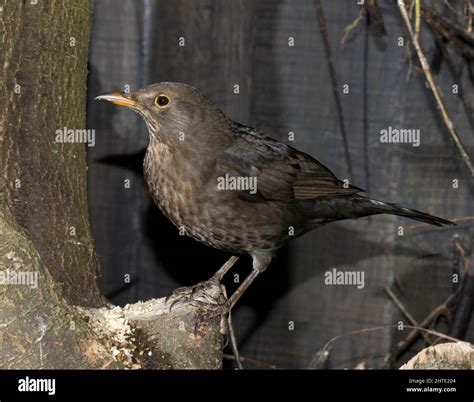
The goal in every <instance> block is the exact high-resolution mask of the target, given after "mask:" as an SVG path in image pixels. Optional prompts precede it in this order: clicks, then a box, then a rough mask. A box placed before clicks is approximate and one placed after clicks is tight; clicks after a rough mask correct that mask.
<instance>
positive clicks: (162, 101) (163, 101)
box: [155, 94, 170, 107]
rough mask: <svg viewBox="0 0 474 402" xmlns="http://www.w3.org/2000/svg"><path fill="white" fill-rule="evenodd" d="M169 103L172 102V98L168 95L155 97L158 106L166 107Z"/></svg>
mask: <svg viewBox="0 0 474 402" xmlns="http://www.w3.org/2000/svg"><path fill="white" fill-rule="evenodd" d="M168 103H170V98H168V97H167V96H166V95H163V94H161V95H158V96H157V97H156V98H155V105H156V106H158V107H165V106H167V105H168Z"/></svg>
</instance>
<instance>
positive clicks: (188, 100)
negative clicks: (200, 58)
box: [96, 82, 227, 142]
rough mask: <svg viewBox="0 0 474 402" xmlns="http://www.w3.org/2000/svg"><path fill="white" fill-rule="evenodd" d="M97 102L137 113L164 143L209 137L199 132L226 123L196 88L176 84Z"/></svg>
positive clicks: (152, 87)
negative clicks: (180, 137) (188, 137)
mask: <svg viewBox="0 0 474 402" xmlns="http://www.w3.org/2000/svg"><path fill="white" fill-rule="evenodd" d="M96 100H106V101H109V102H111V103H113V104H115V105H119V106H124V107H127V108H129V109H132V110H133V111H135V112H137V113H138V114H140V115H141V116H142V117H143V119H144V120H145V122H146V124H147V126H148V131H149V133H150V135H151V136H152V137H155V138H158V139H159V140H161V141H165V142H169V141H173V140H174V139H175V138H177V137H179V136H183V135H184V136H187V135H188V134H189V135H190V136H192V137H193V138H194V139H196V138H195V137H196V136H204V135H209V131H210V130H204V131H203V130H199V128H200V127H202V126H205V127H213V125H219V126H220V127H222V125H225V124H226V120H227V118H226V117H225V115H224V114H223V113H222V111H221V110H220V109H219V108H217V107H216V106H215V105H214V104H213V103H212V102H211V101H209V100H208V99H206V98H205V97H204V96H203V95H201V94H200V93H199V92H198V91H197V90H196V89H195V88H193V87H191V86H189V85H186V84H182V83H178V82H162V83H159V84H153V85H149V86H147V87H145V88H142V89H139V90H137V91H135V92H132V93H129V94H127V93H121V92H113V93H110V94H106V95H101V96H98V97H96ZM211 131H212V130H211ZM201 140H202V138H201Z"/></svg>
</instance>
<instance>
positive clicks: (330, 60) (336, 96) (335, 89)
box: [314, 0, 353, 182]
mask: <svg viewBox="0 0 474 402" xmlns="http://www.w3.org/2000/svg"><path fill="white" fill-rule="evenodd" d="M314 5H315V7H316V13H317V14H318V20H319V29H320V31H321V36H322V37H323V42H324V49H325V51H326V61H327V63H328V68H329V75H330V77H331V82H332V87H333V92H334V100H335V102H336V110H337V114H338V115H339V126H340V129H341V134H342V142H343V144H344V156H345V158H346V163H347V170H348V173H349V181H350V182H352V178H353V176H352V162H351V155H350V153H349V142H348V140H347V133H346V127H345V124H344V123H345V120H344V113H343V111H342V104H341V99H340V98H339V86H338V84H337V76H336V69H335V67H334V61H333V57H332V50H331V44H330V42H329V37H328V32H327V28H326V19H325V18H324V13H323V7H322V5H321V0H314Z"/></svg>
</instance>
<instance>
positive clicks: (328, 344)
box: [318, 324, 461, 353]
mask: <svg viewBox="0 0 474 402" xmlns="http://www.w3.org/2000/svg"><path fill="white" fill-rule="evenodd" d="M404 327H405V328H408V329H412V330H414V331H415V330H416V331H417V332H418V331H422V332H425V333H427V334H431V335H435V336H438V337H440V338H443V339H447V340H449V341H451V342H460V341H461V340H460V339H457V338H453V337H452V336H449V335H446V334H443V333H441V332H438V331H434V330H431V329H426V328H421V327H417V326H414V325H404ZM389 328H398V325H397V324H390V325H379V326H377V327H370V328H362V329H356V330H354V331H350V332H346V333H345V334H342V335H337V336H335V337H333V338H331V339H330V340H329V341H327V342H326V343H325V345H324V346H323V347H322V349H321V350H320V351H319V352H318V353H321V352H323V351H329V350H330V348H331V345H332V344H333V343H334V342H336V341H338V340H339V339H341V338H345V337H347V336H352V335H360V334H366V333H368V332H374V331H380V330H382V329H389Z"/></svg>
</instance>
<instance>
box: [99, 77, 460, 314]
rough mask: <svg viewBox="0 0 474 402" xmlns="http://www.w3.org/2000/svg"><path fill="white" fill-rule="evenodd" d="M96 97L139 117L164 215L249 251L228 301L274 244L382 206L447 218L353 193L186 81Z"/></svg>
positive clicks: (196, 234) (216, 243) (219, 244)
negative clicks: (247, 267)
mask: <svg viewBox="0 0 474 402" xmlns="http://www.w3.org/2000/svg"><path fill="white" fill-rule="evenodd" d="M97 99H103V100H107V101H110V102H112V103H115V104H118V105H121V106H126V107H129V108H131V109H132V110H134V111H136V112H137V113H139V114H140V115H141V116H142V117H143V118H144V120H145V122H146V124H147V127H148V132H149V134H150V144H149V146H148V150H147V153H146V157H145V161H144V172H145V179H146V182H147V184H148V188H149V190H150V193H151V195H152V197H153V200H154V201H155V203H156V204H157V205H158V207H159V208H160V209H161V211H162V212H163V214H164V215H165V216H166V217H167V218H168V219H170V220H171V221H172V222H173V223H174V225H176V226H177V227H179V228H181V229H184V230H185V231H186V233H187V234H188V235H189V236H191V237H192V238H194V239H196V240H198V241H200V242H202V243H204V244H207V245H209V246H211V247H215V248H217V249H221V250H225V251H228V252H229V253H232V254H236V255H240V254H249V255H250V256H251V257H252V258H253V271H252V273H251V274H250V275H249V277H248V278H247V279H246V281H245V282H244V283H243V284H242V285H241V286H240V287H239V289H238V290H237V291H236V292H235V293H234V294H233V295H232V296H231V298H230V299H229V302H228V305H227V307H232V306H233V305H234V304H235V302H236V301H237V299H238V298H239V297H240V296H241V294H242V293H243V291H244V290H245V289H246V288H247V287H248V286H249V284H250V283H251V282H252V281H253V280H254V279H255V278H256V277H257V276H258V274H259V273H261V272H263V271H264V270H265V269H266V267H267V266H268V264H269V263H270V261H271V259H272V257H273V255H274V253H275V252H276V250H278V249H279V248H280V247H282V246H283V245H284V244H285V243H286V242H288V241H289V240H291V239H292V238H294V237H297V236H301V235H303V234H305V233H307V232H308V231H310V230H312V229H314V228H316V227H318V226H321V225H323V224H326V223H329V222H333V221H337V220H342V219H353V218H360V217H364V216H368V215H375V214H381V213H388V214H394V215H400V216H404V217H408V218H411V219H416V220H419V221H422V222H426V223H430V224H433V225H437V226H442V225H452V224H453V223H452V222H450V221H448V220H445V219H442V218H438V217H435V216H432V215H429V214H426V213H423V212H419V211H415V210H412V209H408V208H404V207H400V206H398V205H395V204H391V203H386V202H382V201H377V200H372V199H370V198H367V197H364V196H362V195H360V194H359V193H360V192H362V191H363V190H362V189H360V188H358V187H355V186H352V185H344V183H343V182H342V181H340V180H339V179H337V178H336V176H335V175H334V174H333V173H332V172H331V171H330V170H329V169H327V168H326V167H325V166H323V165H322V164H321V163H319V162H318V161H317V160H315V159H314V158H312V157H311V156H309V155H307V154H305V153H303V152H301V151H299V150H297V149H295V148H293V147H291V146H289V145H286V144H284V143H281V142H279V141H276V140H274V139H272V138H270V137H268V136H266V135H264V134H263V133H262V132H260V131H258V130H255V129H253V128H251V127H247V126H244V125H241V124H239V123H236V122H233V121H232V120H230V119H229V118H228V117H227V116H225V114H224V113H223V112H222V111H221V110H220V109H219V108H217V107H216V106H215V105H214V104H213V103H212V102H210V101H209V100H207V99H206V98H205V97H204V96H202V95H201V94H200V93H199V92H198V91H197V90H196V89H194V88H192V87H190V86H188V85H185V84H181V83H170V82H164V83H160V84H154V85H150V86H148V87H146V88H144V89H141V90H138V91H136V92H133V93H131V94H121V93H113V94H109V95H103V96H99V97H98V98H97ZM225 177H233V178H245V179H248V182H250V181H252V180H253V181H254V182H255V183H256V188H253V189H237V190H222V189H220V188H219V186H218V182H219V181H220V180H222V179H223V178H225ZM221 276H222V275H220V277H221Z"/></svg>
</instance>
